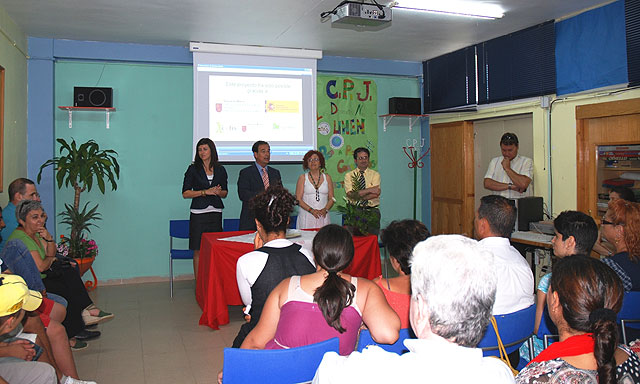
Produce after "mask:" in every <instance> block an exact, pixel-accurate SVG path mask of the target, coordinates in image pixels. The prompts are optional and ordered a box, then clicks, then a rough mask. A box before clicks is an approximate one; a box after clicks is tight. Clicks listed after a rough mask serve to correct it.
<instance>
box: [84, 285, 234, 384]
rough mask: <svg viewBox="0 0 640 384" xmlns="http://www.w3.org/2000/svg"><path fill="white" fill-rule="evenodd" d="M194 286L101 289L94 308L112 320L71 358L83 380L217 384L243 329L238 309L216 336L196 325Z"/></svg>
mask: <svg viewBox="0 0 640 384" xmlns="http://www.w3.org/2000/svg"><path fill="white" fill-rule="evenodd" d="M194 286H195V285H194V281H193V280H188V281H178V282H176V284H175V285H174V298H173V300H171V298H170V297H169V284H168V283H147V284H136V285H118V286H99V287H98V289H96V290H95V291H94V292H92V293H91V296H92V297H93V299H94V302H95V303H96V304H97V305H98V306H99V307H100V308H103V309H105V310H107V311H109V312H113V313H115V314H116V317H115V319H114V320H112V321H110V322H107V323H105V324H102V325H99V326H98V329H99V330H100V331H102V336H101V337H100V338H99V339H97V340H93V341H90V342H89V348H87V349H85V350H82V351H78V352H74V358H75V361H76V365H77V367H78V373H79V375H80V378H81V379H85V380H95V381H97V382H98V383H99V384H112V383H113V384H116V383H118V384H121V383H147V384H151V383H153V384H162V383H172V384H176V383H178V384H181V383H198V384H200V383H202V384H204V383H215V382H216V377H217V374H218V371H219V370H221V369H222V360H223V358H222V356H223V354H222V351H223V348H225V347H228V346H231V343H232V342H233V338H234V337H235V336H236V334H237V332H238V329H239V328H240V325H241V323H242V318H241V316H240V311H241V308H240V307H229V309H230V318H231V322H230V323H229V324H228V325H225V326H223V327H221V328H220V330H217V331H214V330H212V329H210V328H209V327H206V326H200V325H198V320H199V319H200V315H201V314H202V311H201V310H200V307H199V306H198V304H197V303H196V300H195V294H194V289H195V288H194Z"/></svg>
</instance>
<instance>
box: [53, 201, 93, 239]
mask: <svg viewBox="0 0 640 384" xmlns="http://www.w3.org/2000/svg"><path fill="white" fill-rule="evenodd" d="M88 205H89V203H85V205H84V207H83V208H82V210H79V209H76V208H75V207H74V206H73V205H71V204H65V205H64V208H65V211H64V212H60V215H59V216H60V217H62V220H60V223H61V224H67V225H68V226H69V228H70V229H71V238H72V239H77V238H81V237H82V236H83V232H84V231H87V233H91V227H92V226H94V227H98V226H97V225H96V224H95V223H93V221H97V220H102V215H101V214H100V212H98V204H96V205H95V207H93V208H91V209H89V210H88V211H87V208H88Z"/></svg>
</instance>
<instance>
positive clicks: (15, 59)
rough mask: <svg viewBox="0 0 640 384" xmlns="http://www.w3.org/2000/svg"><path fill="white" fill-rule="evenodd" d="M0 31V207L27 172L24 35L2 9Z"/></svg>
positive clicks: (25, 41) (5, 202)
mask: <svg viewBox="0 0 640 384" xmlns="http://www.w3.org/2000/svg"><path fill="white" fill-rule="evenodd" d="M0 30H2V31H3V32H4V33H6V34H7V35H8V36H9V38H7V37H6V36H4V35H0V66H1V67H3V68H4V69H5V72H4V75H5V77H4V79H5V89H4V100H5V104H4V116H1V117H0V118H2V119H3V121H4V147H3V148H2V158H3V167H2V192H1V193H0V205H1V206H2V207H4V206H5V205H7V202H8V201H9V195H8V194H7V187H8V186H9V184H10V183H11V182H12V181H13V180H15V179H16V178H18V177H24V176H26V175H27V59H26V58H25V56H24V54H23V53H22V52H27V38H26V35H25V34H24V33H23V32H22V30H20V28H18V26H17V25H16V24H15V23H14V22H13V20H11V18H9V15H8V14H7V13H6V12H5V10H4V9H2V8H0ZM14 42H15V44H16V46H14V45H13V43H14ZM18 48H19V49H18ZM20 50H22V52H20Z"/></svg>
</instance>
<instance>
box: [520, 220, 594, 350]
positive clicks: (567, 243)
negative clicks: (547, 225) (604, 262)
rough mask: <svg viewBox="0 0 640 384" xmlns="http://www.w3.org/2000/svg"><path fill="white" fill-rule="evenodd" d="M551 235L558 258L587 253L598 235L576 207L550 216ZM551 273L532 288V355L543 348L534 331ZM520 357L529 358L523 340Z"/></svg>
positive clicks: (539, 318) (536, 327)
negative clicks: (556, 215) (553, 216)
mask: <svg viewBox="0 0 640 384" xmlns="http://www.w3.org/2000/svg"><path fill="white" fill-rule="evenodd" d="M553 230H554V232H555V236H554V237H553V239H551V244H553V254H554V255H555V256H556V257H558V258H563V257H566V256H571V255H585V256H588V255H589V254H590V253H591V248H592V247H593V244H594V243H595V242H596V239H597V238H598V226H597V225H596V222H595V221H594V220H593V219H592V218H591V216H589V215H587V214H585V213H582V212H578V211H564V212H562V213H561V214H559V215H558V217H556V218H555V220H553ZM550 280H551V273H547V274H546V275H544V276H543V277H542V278H541V279H540V282H539V283H538V291H537V292H536V320H535V325H534V329H533V333H534V336H533V344H534V353H533V355H534V356H538V354H539V353H540V352H541V351H542V350H543V349H544V344H543V343H542V340H540V339H539V338H538V337H537V336H536V335H535V334H536V333H538V328H539V327H540V322H541V321H542V314H543V311H544V308H545V306H546V303H547V292H548V291H549V281H550ZM520 357H522V358H523V359H525V360H529V347H528V344H527V343H524V344H522V347H521V348H520Z"/></svg>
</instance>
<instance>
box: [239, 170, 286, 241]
mask: <svg viewBox="0 0 640 384" xmlns="http://www.w3.org/2000/svg"><path fill="white" fill-rule="evenodd" d="M267 174H268V175H269V185H276V184H282V179H281V178H280V171H278V170H277V169H275V168H273V167H271V166H267ZM262 191H264V183H263V182H262V177H261V176H260V171H258V167H256V165H255V164H251V165H250V166H248V167H246V168H243V169H242V170H241V171H240V175H239V176H238V197H240V200H242V212H240V228H239V229H240V230H241V231H255V230H256V223H255V217H254V216H253V212H251V210H250V209H249V201H250V200H251V199H253V197H254V196H255V195H257V194H258V193H260V192H262Z"/></svg>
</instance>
